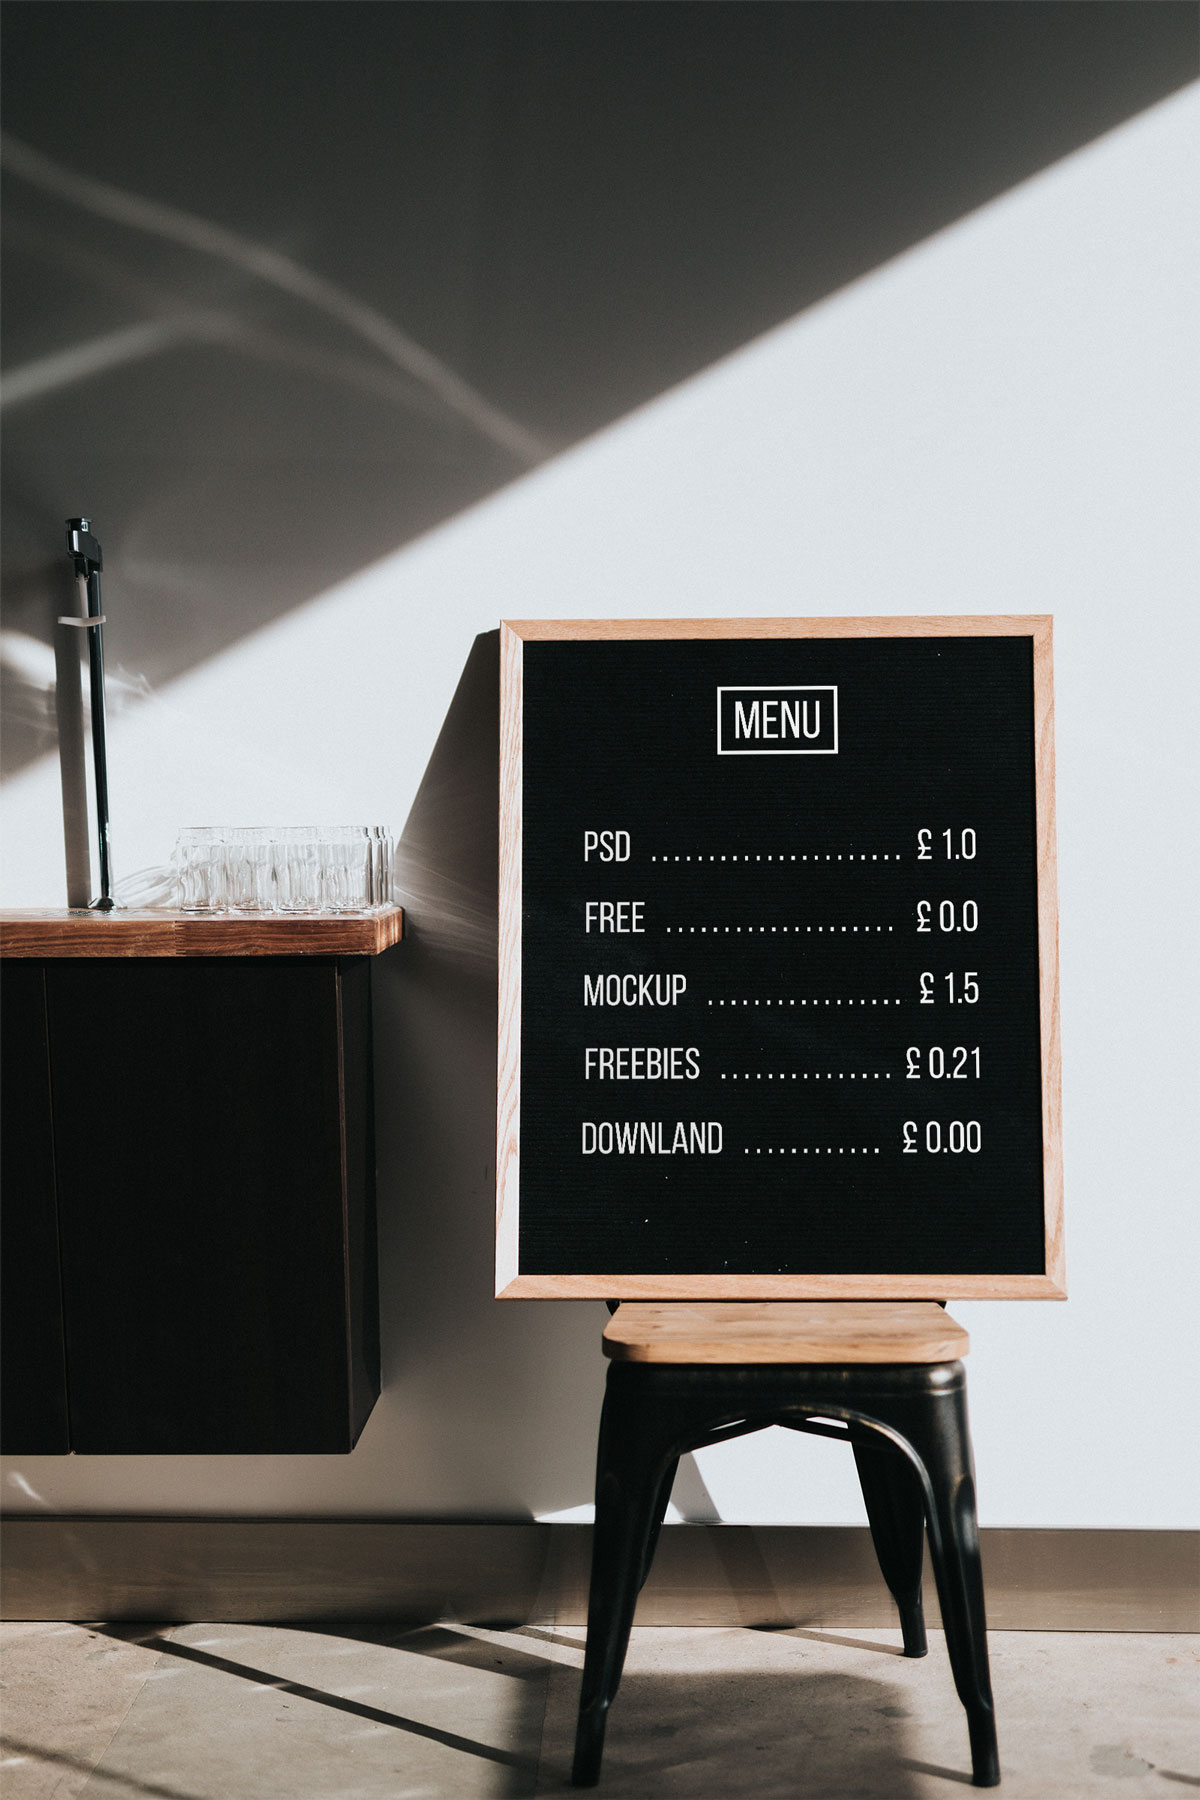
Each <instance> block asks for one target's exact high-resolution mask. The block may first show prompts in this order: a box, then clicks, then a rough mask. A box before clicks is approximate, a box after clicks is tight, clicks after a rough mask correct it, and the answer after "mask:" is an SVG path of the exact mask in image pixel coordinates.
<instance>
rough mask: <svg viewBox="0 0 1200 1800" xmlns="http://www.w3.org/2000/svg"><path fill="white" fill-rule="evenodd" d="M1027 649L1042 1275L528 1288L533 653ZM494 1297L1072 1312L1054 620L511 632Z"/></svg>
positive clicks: (503, 688)
mask: <svg viewBox="0 0 1200 1800" xmlns="http://www.w3.org/2000/svg"><path fill="white" fill-rule="evenodd" d="M875 637H1028V638H1030V639H1032V643H1033V709H1034V740H1035V741H1034V763H1035V805H1036V814H1037V817H1036V833H1037V893H1038V980H1039V988H1040V1017H1041V1056H1042V1160H1043V1191H1044V1224H1045V1271H1046V1272H1045V1274H1043V1275H956V1274H954V1273H953V1271H947V1272H946V1273H944V1274H934V1275H671V1276H664V1275H645V1276H640V1275H605V1274H596V1275H523V1274H521V1272H520V1267H519V1229H520V1162H521V1150H520V1117H521V917H522V911H521V909H522V897H521V856H522V797H523V782H524V758H523V723H524V713H523V669H524V647H525V644H526V643H527V642H538V641H545V640H555V639H573V640H587V641H602V640H614V639H646V638H680V639H694V638H875ZM498 1051H499V1054H498V1067H497V1122H496V1296H497V1298H498V1299H501V1300H510V1299H518V1300H519V1299H531V1300H532V1299H539V1300H584V1299H614V1300H850V1299H858V1300H896V1299H901V1298H903V1299H911V1300H922V1299H928V1300H949V1299H960V1300H965V1299H977V1300H1065V1299H1066V1273H1065V1261H1064V1253H1063V1219H1062V1186H1063V1181H1062V1095H1061V1085H1062V1051H1061V1044H1060V1035H1059V986H1058V861H1057V850H1056V830H1055V801H1054V686H1053V620H1052V618H1051V617H1050V616H1049V615H1048V614H1035V615H1030V616H1021V615H1016V614H999V615H987V614H967V615H963V616H961V617H932V618H920V617H902V618H888V617H885V616H879V617H874V616H872V617H856V618H830V619H823V618H809V619H510V620H506V621H503V622H502V623H501V627H500V971H499V1046H498Z"/></svg>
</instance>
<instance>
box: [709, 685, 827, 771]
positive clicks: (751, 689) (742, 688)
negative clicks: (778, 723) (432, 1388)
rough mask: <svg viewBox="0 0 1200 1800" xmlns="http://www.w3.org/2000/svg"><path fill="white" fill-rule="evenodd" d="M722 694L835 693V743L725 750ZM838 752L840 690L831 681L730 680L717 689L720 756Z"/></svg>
mask: <svg viewBox="0 0 1200 1800" xmlns="http://www.w3.org/2000/svg"><path fill="white" fill-rule="evenodd" d="M722 694H832V695H833V746H832V748H831V749H825V750H806V749H805V748H804V747H803V745H799V746H797V748H796V749H794V750H761V749H758V750H726V749H725V748H724V747H723V745H722V743H721V695H722ZM837 753H838V691H837V688H836V686H835V685H834V684H833V683H832V682H828V681H825V682H808V681H805V682H800V681H793V682H786V681H785V682H783V683H780V684H776V683H775V682H773V681H745V682H736V683H735V682H728V683H726V684H725V685H724V686H723V687H718V689H717V755H718V756H836V755H837Z"/></svg>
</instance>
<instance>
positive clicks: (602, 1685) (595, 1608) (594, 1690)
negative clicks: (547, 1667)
mask: <svg viewBox="0 0 1200 1800" xmlns="http://www.w3.org/2000/svg"><path fill="white" fill-rule="evenodd" d="M618 1374H619V1376H620V1377H626V1376H627V1374H628V1371H626V1370H624V1369H621V1370H620V1371H618V1370H617V1369H615V1368H614V1369H613V1370H612V1371H610V1375H609V1383H608V1389H607V1392H606V1394H605V1399H604V1411H603V1414H602V1415H601V1420H600V1442H599V1447H598V1450H597V1456H596V1523H595V1527H594V1531H593V1536H592V1574H591V1586H590V1588H589V1592H588V1624H587V1647H586V1649H585V1652H584V1664H583V1686H582V1689H581V1691H580V1696H579V1723H578V1727H577V1729H576V1734H575V1761H574V1765H573V1767H572V1770H571V1781H572V1783H573V1785H574V1786H575V1787H594V1786H595V1785H596V1783H597V1781H599V1779H600V1760H601V1757H602V1756H603V1753H604V1728H605V1725H606V1724H607V1721H608V1709H609V1707H610V1705H611V1704H612V1701H613V1699H614V1697H615V1695H616V1692H617V1687H618V1685H619V1683H620V1680H621V1671H622V1669H623V1668H624V1665H625V1652H626V1650H627V1649H628V1647H629V1633H630V1630H631V1628H632V1625H633V1614H634V1608H635V1606H636V1605H637V1597H638V1591H639V1589H640V1587H641V1585H642V1582H643V1581H644V1579H645V1576H646V1573H647V1571H648V1569H649V1565H650V1557H651V1554H652V1551H653V1540H654V1539H655V1538H656V1536H657V1529H658V1526H659V1524H660V1523H661V1520H662V1516H663V1514H664V1513H665V1512H666V1508H667V1501H668V1499H669V1498H670V1492H671V1488H670V1481H669V1479H668V1477H669V1476H671V1475H673V1473H674V1468H673V1464H674V1463H675V1461H677V1457H676V1456H675V1455H674V1454H673V1452H672V1449H671V1446H670V1445H669V1443H667V1442H666V1441H665V1436H664V1434H663V1433H661V1432H658V1431H656V1430H655V1429H654V1419H653V1407H652V1403H651V1402H650V1400H649V1399H648V1398H646V1397H644V1396H642V1395H641V1393H640V1391H639V1389H638V1387H637V1386H636V1384H634V1383H630V1382H629V1381H628V1380H626V1379H618V1380H614V1379H613V1377H614V1376H617V1375H618Z"/></svg>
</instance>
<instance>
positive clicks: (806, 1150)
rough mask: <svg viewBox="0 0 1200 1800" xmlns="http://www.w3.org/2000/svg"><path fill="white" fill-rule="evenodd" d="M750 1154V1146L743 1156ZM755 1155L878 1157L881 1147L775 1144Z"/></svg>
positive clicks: (865, 1145) (864, 1145)
mask: <svg viewBox="0 0 1200 1800" xmlns="http://www.w3.org/2000/svg"><path fill="white" fill-rule="evenodd" d="M750 1154H751V1151H750V1148H749V1146H747V1147H745V1148H744V1149H743V1151H742V1155H743V1156H749V1155H750ZM753 1154H754V1155H755V1156H878V1155H879V1145H878V1144H874V1145H870V1146H868V1145H867V1144H861V1145H860V1144H851V1145H850V1146H849V1147H847V1146H846V1145H845V1144H826V1145H824V1146H821V1145H813V1146H811V1148H810V1146H809V1145H807V1144H798V1145H797V1144H792V1145H791V1146H790V1147H789V1146H788V1145H786V1144H780V1146H779V1148H778V1149H776V1148H775V1146H774V1145H773V1144H768V1145H767V1147H766V1149H765V1150H764V1149H763V1148H762V1147H761V1145H760V1146H759V1147H757V1148H756V1149H755V1150H754V1152H753Z"/></svg>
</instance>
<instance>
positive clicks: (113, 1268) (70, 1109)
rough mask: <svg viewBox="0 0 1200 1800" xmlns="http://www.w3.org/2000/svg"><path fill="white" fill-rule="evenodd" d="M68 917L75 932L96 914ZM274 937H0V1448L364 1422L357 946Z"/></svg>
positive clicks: (371, 1338) (373, 1338)
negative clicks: (43, 949)
mask: <svg viewBox="0 0 1200 1800" xmlns="http://www.w3.org/2000/svg"><path fill="white" fill-rule="evenodd" d="M213 923H216V922H213ZM286 923H287V922H286V921H283V922H282V924H283V925H286ZM331 923H332V922H331ZM123 924H125V925H126V927H128V925H129V921H128V920H126V921H123ZM188 924H189V925H190V926H191V932H192V935H191V937H190V939H189V938H187V937H185V938H184V939H183V940H182V941H183V942H184V943H189V942H190V943H191V944H193V945H196V944H206V943H210V942H217V943H220V942H221V940H220V938H219V937H218V938H216V939H214V938H212V937H209V938H205V937H203V936H201V937H197V936H196V931H197V926H196V922H194V921H191V922H188ZM79 928H80V930H82V931H83V932H85V933H87V936H86V938H85V940H84V941H85V942H86V943H87V944H88V945H89V946H91V945H93V944H94V943H95V942H96V939H97V934H98V933H100V932H103V930H104V924H103V923H102V922H100V921H90V920H81V921H80V922H79ZM185 929H186V927H185ZM395 929H396V930H397V932H398V924H397V925H396V927H395ZM7 936H9V933H8V932H7V931H6V937H7ZM99 941H100V943H101V945H102V946H104V945H105V944H106V943H107V940H106V939H104V938H100V940H99ZM174 941H176V942H178V941H180V940H178V939H176V940H174ZM231 941H236V940H231ZM269 941H270V943H271V944H272V953H271V954H244V953H234V954H227V953H218V954H215V955H207V954H193V953H192V950H191V949H185V950H184V951H183V953H182V954H181V953H180V951H179V950H178V949H176V950H175V951H174V952H171V953H167V954H162V953H151V954H142V953H139V952H134V953H125V952H123V951H120V952H119V953H118V954H116V955H113V956H108V955H104V954H97V953H96V951H95V949H93V948H89V949H88V950H87V951H86V952H85V953H83V954H69V953H68V954H61V953H59V954H52V955H47V956H39V955H36V954H19V955H18V956H17V957H8V956H6V958H5V961H4V965H3V971H2V980H3V1090H4V1091H3V1100H4V1114H5V1119H4V1124H5V1129H4V1134H3V1156H4V1166H3V1181H4V1219H5V1228H4V1238H5V1243H4V1250H5V1254H4V1261H3V1313H2V1315H0V1316H2V1320H3V1396H2V1400H3V1412H2V1421H3V1448H4V1449H5V1450H6V1451H11V1452H14V1453H19V1454H37V1453H42V1454H44V1453H54V1452H64V1451H75V1452H81V1453H92V1454H137V1455H152V1454H157V1455H169V1454H209V1455H218V1454H233V1453H257V1454H264V1453H286V1452H338V1451H342V1452H345V1451H348V1450H350V1449H351V1448H352V1447H353V1445H354V1443H355V1441H356V1439H357V1437H358V1435H359V1433H360V1432H361V1430H362V1428H363V1425H364V1424H365V1422H366V1419H367V1417H368V1414H369V1413H370V1411H371V1408H372V1406H373V1404H374V1402H375V1399H376V1397H377V1395H378V1392H379V1344H378V1331H379V1312H378V1285H377V1275H376V1254H375V1202H374V1145H373V1109H372V1096H371V1047H370V1040H371V998H370V980H371V957H370V956H369V955H363V954H355V955H350V956H342V955H336V954H332V955H324V954H301V955H292V954H286V953H279V951H278V950H276V949H275V948H274V946H276V945H278V946H280V949H282V947H283V946H285V945H290V944H291V943H292V942H293V939H292V938H290V937H288V936H286V935H284V933H283V932H282V930H279V931H276V933H275V935H274V936H273V937H271V938H270V939H269ZM300 941H301V942H302V943H303V942H304V941H305V940H304V939H303V938H301V940H300ZM333 941H334V942H336V941H337V940H336V938H335V939H334V940H333Z"/></svg>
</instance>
